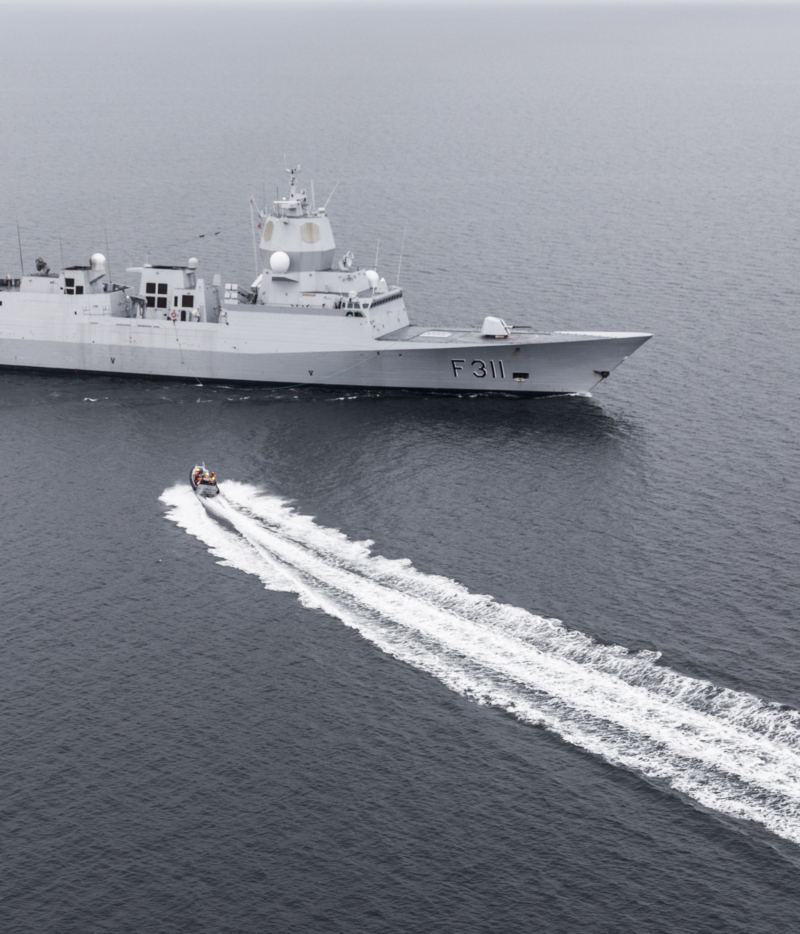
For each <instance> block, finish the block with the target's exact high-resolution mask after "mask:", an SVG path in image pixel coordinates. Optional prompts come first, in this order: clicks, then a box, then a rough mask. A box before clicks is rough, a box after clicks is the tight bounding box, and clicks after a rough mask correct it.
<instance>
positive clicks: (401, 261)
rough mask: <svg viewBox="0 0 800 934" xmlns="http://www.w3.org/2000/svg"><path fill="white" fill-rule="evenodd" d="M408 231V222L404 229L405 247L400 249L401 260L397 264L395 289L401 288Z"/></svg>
mask: <svg viewBox="0 0 800 934" xmlns="http://www.w3.org/2000/svg"><path fill="white" fill-rule="evenodd" d="M407 230H408V221H406V226H405V227H404V228H403V245H402V246H401V247H400V260H399V261H398V263H397V282H396V283H395V288H397V289H399V288H400V267H401V266H402V265H403V251H404V250H405V248H406V231H407Z"/></svg>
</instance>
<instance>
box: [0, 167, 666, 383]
mask: <svg viewBox="0 0 800 934" xmlns="http://www.w3.org/2000/svg"><path fill="white" fill-rule="evenodd" d="M289 171H290V184H289V193H288V195H287V196H286V197H285V198H283V199H279V200H277V201H275V202H273V204H272V208H271V210H270V211H269V212H268V213H265V214H264V215H263V216H262V221H263V230H262V235H261V240H260V244H259V246H260V254H261V258H262V263H263V271H262V272H261V274H260V275H259V276H258V277H257V278H256V280H255V282H254V283H253V284H252V286H251V287H250V288H243V287H240V286H239V285H238V284H237V283H232V282H223V279H222V277H221V276H220V275H215V276H213V278H212V280H211V282H210V283H209V282H207V281H206V280H205V279H203V278H201V277H198V265H199V264H198V261H197V260H196V259H194V258H192V259H190V260H189V261H188V262H187V264H186V265H185V266H159V265H153V266H150V265H144V266H140V267H132V268H131V269H129V270H128V272H129V273H130V274H132V275H134V276H135V277H136V279H137V285H136V286H135V287H134V288H133V289H128V287H127V286H122V285H118V284H115V283H113V282H111V281H110V279H109V276H108V273H107V267H106V261H105V258H104V257H103V256H102V254H99V253H96V254H95V255H94V256H92V258H91V261H90V264H89V266H86V267H84V266H81V267H71V268H68V269H63V270H62V271H61V272H60V273H59V274H58V275H51V274H50V273H49V271H48V270H47V267H46V265H45V264H44V263H41V265H40V272H39V274H38V275H34V276H22V277H21V278H20V279H12V278H6V279H0V365H2V366H11V367H28V368H38V369H58V370H73V371H81V372H91V373H107V374H119V375H132V376H159V377H174V378H184V379H193V380H199V381H212V380H216V381H224V382H237V381H242V382H247V383H248V384H252V383H266V384H286V385H297V384H311V385H314V384H317V385H323V386H351V387H363V388H391V389H423V390H435V391H456V392H507V393H525V394H543V395H550V394H556V393H581V392H588V391H589V390H591V389H592V388H593V387H594V386H595V385H596V384H597V383H598V382H600V381H601V380H603V379H605V378H606V377H607V376H608V375H609V373H610V372H611V371H612V370H614V369H615V368H616V367H617V366H618V365H619V364H620V363H621V362H622V361H623V360H625V359H626V358H627V357H628V356H629V355H630V354H631V353H633V351H634V350H636V349H637V348H638V347H640V346H641V345H642V344H643V343H644V342H645V341H646V340H648V339H649V337H650V335H649V334H642V333H607V332H597V333H584V332H573V331H569V332H566V331H557V332H539V331H535V330H534V329H533V328H532V327H530V326H509V325H507V324H506V322H505V321H504V320H503V318H502V317H500V316H499V315H497V314H496V313H493V314H490V315H487V316H486V317H485V318H484V320H483V323H482V325H481V326H480V327H479V328H476V329H465V330H460V329H454V328H450V329H446V328H425V327H419V326H413V325H411V324H410V322H409V318H408V314H407V311H406V306H405V302H404V299H403V292H402V290H401V289H400V288H399V287H398V286H394V287H390V286H389V285H388V284H387V282H386V280H385V278H383V277H382V276H380V275H379V274H378V273H377V271H376V270H373V269H360V268H359V267H358V266H357V265H356V263H355V260H354V257H353V254H352V253H350V252H347V253H345V254H344V256H342V257H341V258H340V259H338V260H337V259H336V244H335V241H334V236H333V231H332V229H331V224H330V220H329V218H328V215H327V211H326V209H325V208H324V207H323V208H316V207H315V206H314V205H313V204H311V203H310V202H309V200H308V196H307V194H306V192H305V190H303V189H300V188H299V187H298V184H297V172H298V171H299V170H298V169H291V170H289Z"/></svg>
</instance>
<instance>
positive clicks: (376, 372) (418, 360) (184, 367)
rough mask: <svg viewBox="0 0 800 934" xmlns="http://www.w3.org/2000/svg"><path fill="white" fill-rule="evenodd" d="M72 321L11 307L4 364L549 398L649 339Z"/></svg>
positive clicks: (591, 382) (600, 374) (248, 320)
mask: <svg viewBox="0 0 800 934" xmlns="http://www.w3.org/2000/svg"><path fill="white" fill-rule="evenodd" d="M56 303H58V299H56V302H54V303H53V304H56ZM76 317H77V316H76V315H75V314H74V313H72V311H71V309H70V308H69V307H66V308H63V307H62V308H52V309H50V310H49V313H47V312H45V310H44V309H41V308H40V310H39V313H38V314H37V315H35V316H31V315H30V314H25V315H22V316H20V317H19V318H18V317H17V315H12V314H11V308H8V309H7V311H5V313H4V314H3V315H2V319H0V335H2V340H1V341H0V366H3V367H23V368H29V369H40V370H61V371H69V372H81V373H101V374H108V375H117V376H144V377H166V378H172V379H183V380H192V381H198V382H202V383H206V382H223V383H247V384H262V383H263V384H270V385H280V384H284V385H301V384H302V385H320V386H349V387H358V388H365V389H367V388H370V389H416V390H434V391H441V392H507V393H522V394H532V395H552V394H559V393H583V392H589V391H590V390H591V389H592V388H593V387H594V386H596V385H597V384H598V383H599V382H600V381H601V380H603V379H604V378H605V377H606V376H608V374H609V373H611V372H612V371H613V370H614V369H615V368H616V367H617V366H618V365H619V364H620V363H622V362H623V360H625V359H626V358H627V357H628V356H630V354H632V353H633V352H634V351H635V350H636V349H637V348H638V347H640V346H641V344H643V343H644V342H645V341H646V340H647V339H648V337H649V335H647V334H617V333H602V334H591V333H579V332H566V333H565V332H559V333H546V334H534V333H514V332H512V333H511V334H510V335H509V336H508V337H506V338H500V339H497V338H494V339H486V338H483V339H482V338H481V336H480V334H479V333H478V332H475V331H466V330H465V331H443V330H438V331H431V330H428V331H424V330H423V329H422V328H412V327H408V328H404V329H401V330H399V331H398V332H396V333H395V334H388V335H386V336H383V337H379V338H374V337H372V336H371V335H369V333H368V324H367V322H366V321H365V320H364V319H361V320H359V319H349V320H348V324H349V325H350V329H351V332H352V333H351V334H350V335H349V341H348V342H347V343H349V344H350V346H347V345H346V344H345V342H344V341H343V340H342V339H341V335H333V334H331V335H328V336H327V338H326V336H325V335H324V334H323V335H321V334H319V333H317V334H316V335H315V336H314V337H309V336H308V335H307V334H302V333H300V334H297V335H296V336H295V337H294V339H293V338H292V334H291V332H292V331H293V330H294V329H295V327H296V322H297V316H295V315H286V316H285V317H286V318H287V319H288V320H286V321H283V320H281V319H282V318H283V317H284V316H281V315H277V314H271V315H269V316H268V317H262V316H256V315H254V314H252V313H249V312H233V311H231V312H229V315H228V323H227V324H225V325H222V326H221V325H219V324H218V323H202V322H200V323H184V322H180V321H178V322H171V321H163V322H158V321H146V320H141V319H130V318H116V317H112V316H106V315H100V316H94V319H92V317H91V316H87V317H82V318H81V319H80V320H79V321H76V320H75V319H76ZM240 317H241V318H244V319H245V320H244V321H240V320H237V318H240ZM14 319H17V320H16V322H15V320H14ZM359 332H361V333H359ZM365 332H367V333H365ZM336 337H338V340H337V339H336Z"/></svg>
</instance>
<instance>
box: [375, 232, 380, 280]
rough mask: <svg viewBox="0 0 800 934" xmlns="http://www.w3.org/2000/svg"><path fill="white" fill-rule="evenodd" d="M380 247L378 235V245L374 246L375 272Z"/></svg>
mask: <svg viewBox="0 0 800 934" xmlns="http://www.w3.org/2000/svg"><path fill="white" fill-rule="evenodd" d="M380 248H381V238H380V237H378V245H377V246H376V247H375V272H377V271H378V253H379V252H380Z"/></svg>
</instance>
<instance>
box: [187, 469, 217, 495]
mask: <svg viewBox="0 0 800 934" xmlns="http://www.w3.org/2000/svg"><path fill="white" fill-rule="evenodd" d="M189 482H190V483H191V484H192V489H193V490H194V491H195V493H197V495H198V496H216V495H217V494H218V493H219V487H218V486H217V475H216V474H215V473H212V472H211V471H210V470H206V465H205V464H203V465H202V466H200V465H199V464H198V465H197V466H195V467H194V469H193V470H192V472H191V473H190V474H189Z"/></svg>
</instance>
